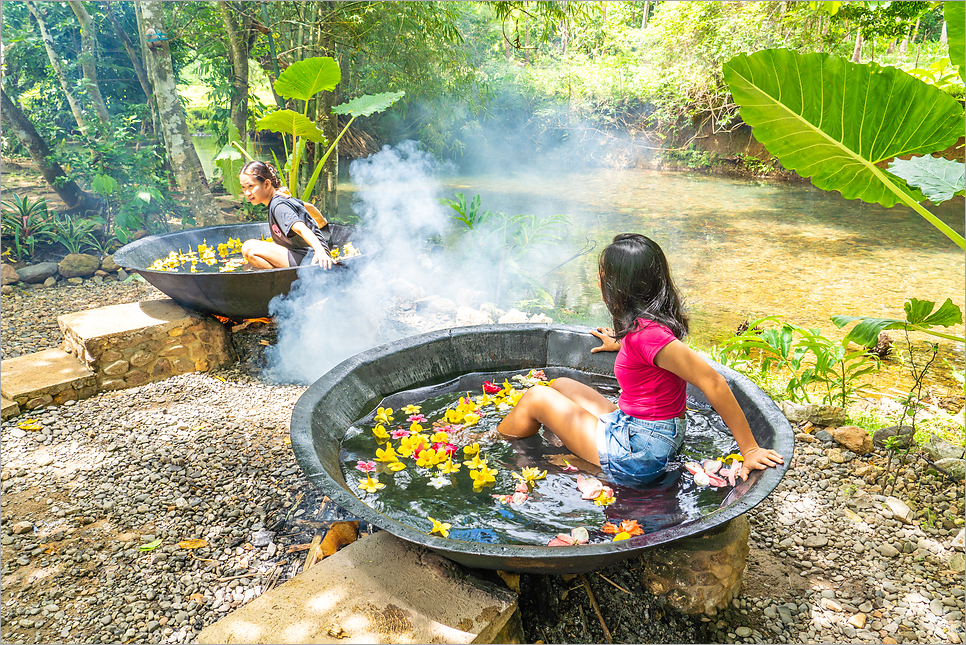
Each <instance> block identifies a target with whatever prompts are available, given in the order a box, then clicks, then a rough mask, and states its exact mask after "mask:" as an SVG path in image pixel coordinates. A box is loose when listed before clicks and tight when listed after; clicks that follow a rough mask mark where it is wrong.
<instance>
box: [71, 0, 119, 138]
mask: <svg viewBox="0 0 966 645" xmlns="http://www.w3.org/2000/svg"><path fill="white" fill-rule="evenodd" d="M67 4H69V5H70V8H71V9H72V10H73V11H74V15H75V16H77V22H79V23H80V27H81V55H80V64H81V69H82V70H83V71H84V80H86V81H87V91H88V93H90V95H91V100H92V101H93V102H94V109H95V110H97V116H98V117H99V118H100V119H101V123H102V124H104V127H105V128H109V127H110V125H111V115H110V113H109V112H108V111H107V104H106V103H105V102H104V97H103V96H101V86H100V85H99V84H98V83H97V34H95V33H94V21H93V20H91V14H89V13H87V9H85V8H84V5H83V3H82V2H81V1H80V0H67Z"/></svg>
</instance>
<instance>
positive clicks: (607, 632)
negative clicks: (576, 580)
mask: <svg viewBox="0 0 966 645" xmlns="http://www.w3.org/2000/svg"><path fill="white" fill-rule="evenodd" d="M601 577H603V576H601ZM580 579H581V580H583V581H584V589H586V590H587V596H588V597H589V598H590V606H591V607H593V608H594V611H595V612H597V620H599V621H600V627H601V629H603V630H604V640H605V641H607V642H608V643H613V642H614V641H613V640H612V639H611V637H610V630H609V629H607V625H606V624H604V617H603V616H602V615H601V613H600V607H598V606H597V598H595V597H594V590H593V589H591V588H590V581H589V580H587V576H585V575H584V574H580ZM611 584H613V583H611Z"/></svg>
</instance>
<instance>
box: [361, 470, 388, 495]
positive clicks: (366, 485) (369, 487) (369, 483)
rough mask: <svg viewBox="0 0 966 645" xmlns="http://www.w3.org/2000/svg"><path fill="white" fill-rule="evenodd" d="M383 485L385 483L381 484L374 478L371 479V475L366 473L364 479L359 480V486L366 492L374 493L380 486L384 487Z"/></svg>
mask: <svg viewBox="0 0 966 645" xmlns="http://www.w3.org/2000/svg"><path fill="white" fill-rule="evenodd" d="M385 487H386V485H385V484H383V483H382V482H380V481H378V480H376V479H373V478H372V477H371V476H369V474H368V473H366V478H365V479H360V480H359V488H361V489H362V490H364V491H366V492H367V493H375V492H376V491H377V490H379V489H380V488H385Z"/></svg>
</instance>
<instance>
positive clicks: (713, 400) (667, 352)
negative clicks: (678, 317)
mask: <svg viewBox="0 0 966 645" xmlns="http://www.w3.org/2000/svg"><path fill="white" fill-rule="evenodd" d="M654 364H655V365H657V366H658V367H660V368H661V369H665V370H667V371H669V372H673V373H674V374H677V375H678V376H680V377H681V378H683V379H684V380H685V381H687V382H688V383H690V384H691V385H694V386H695V387H697V388H698V389H699V390H701V391H702V392H704V396H705V397H706V398H707V399H708V403H710V404H711V405H712V406H713V407H714V409H715V411H716V412H717V413H718V414H719V415H720V416H721V419H722V420H723V421H724V422H725V425H727V426H728V429H729V430H731V434H732V435H733V436H734V438H735V441H737V442H738V449H739V450H740V451H741V456H742V457H744V459H745V461H744V464H743V468H742V469H741V478H742V480H745V479H747V478H748V474H749V473H750V472H751V471H752V470H764V469H765V468H768V467H771V466H777V465H778V464H783V463H785V460H784V459H783V458H782V456H781V455H780V454H778V453H777V452H775V451H774V450H771V449H767V450H766V449H764V448H761V447H760V446H759V445H758V442H757V441H755V437H754V436H753V435H752V434H751V428H750V427H749V426H748V420H747V419H746V418H745V413H744V412H742V411H741V407H739V405H738V401H737V399H735V395H734V394H733V393H732V391H731V388H730V387H728V382H727V381H726V380H725V379H724V377H723V376H721V375H720V374H718V373H717V372H716V371H715V370H714V368H713V367H711V366H710V365H709V364H708V363H707V361H705V360H704V359H703V358H701V356H699V355H698V354H697V353H695V352H694V351H693V350H692V349H691V348H690V347H688V346H687V345H685V344H684V343H682V342H681V341H679V340H672V341H671V342H670V343H668V344H667V345H665V346H664V347H663V348H662V349H661V350H660V351H659V352H658V353H657V355H656V356H655V357H654Z"/></svg>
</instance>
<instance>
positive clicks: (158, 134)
mask: <svg viewBox="0 0 966 645" xmlns="http://www.w3.org/2000/svg"><path fill="white" fill-rule="evenodd" d="M134 18H135V20H137V26H138V42H139V43H141V60H142V61H147V60H148V56H150V55H151V50H150V49H149V48H148V45H147V42H146V40H145V35H144V19H143V18H142V17H141V3H140V2H135V3H134ZM144 73H145V74H146V75H147V77H148V109H149V110H150V111H151V127H152V130H153V131H154V138H155V139H157V141H158V143H160V144H162V145H164V132H163V130H162V129H161V120H160V119H159V118H158V102H157V101H156V100H155V98H154V78H153V77H152V75H151V68H150V67H149V66H148V65H144ZM165 168H166V169H167V170H171V165H170V164H169V163H168V158H167V157H165ZM172 174H173V173H172Z"/></svg>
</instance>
